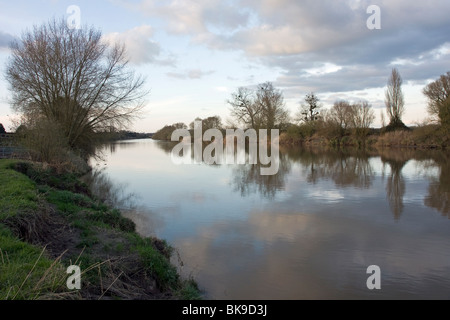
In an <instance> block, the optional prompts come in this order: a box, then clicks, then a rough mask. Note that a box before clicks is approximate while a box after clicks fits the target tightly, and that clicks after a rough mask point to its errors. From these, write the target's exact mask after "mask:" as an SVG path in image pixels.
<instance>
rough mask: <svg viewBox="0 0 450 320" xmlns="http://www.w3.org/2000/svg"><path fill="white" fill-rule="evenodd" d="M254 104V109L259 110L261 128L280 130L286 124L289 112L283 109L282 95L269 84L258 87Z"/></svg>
mask: <svg viewBox="0 0 450 320" xmlns="http://www.w3.org/2000/svg"><path fill="white" fill-rule="evenodd" d="M255 104H256V108H257V109H260V110H261V117H260V127H261V128H265V129H275V128H281V127H282V126H283V125H285V124H286V123H287V122H288V120H289V112H288V111H287V110H286V108H285V104H284V97H283V93H282V92H281V91H280V90H278V89H276V88H275V87H274V86H273V84H272V83H271V82H265V83H262V84H259V85H258V90H257V91H256V99H255Z"/></svg>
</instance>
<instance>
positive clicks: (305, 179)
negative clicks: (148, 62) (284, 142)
mask: <svg viewBox="0 0 450 320" xmlns="http://www.w3.org/2000/svg"><path fill="white" fill-rule="evenodd" d="M173 146H174V145H173V144H171V143H168V142H157V141H153V140H131V141H119V142H116V143H114V144H112V145H110V146H108V147H105V148H104V149H103V159H102V160H97V161H94V165H95V166H96V167H97V168H99V169H101V170H102V172H103V173H104V174H106V175H107V176H108V177H109V179H111V181H113V183H114V184H116V185H117V186H121V187H122V190H123V191H124V192H125V194H132V195H133V203H134V206H133V208H132V209H130V208H126V207H124V211H125V212H126V215H127V216H128V217H130V218H131V219H133V220H134V221H135V222H136V224H137V229H138V232H139V233H141V234H142V235H144V236H157V237H159V238H162V239H165V240H167V242H168V243H169V244H171V245H172V246H173V247H175V248H176V249H177V251H178V253H179V258H180V259H181V261H182V266H181V265H180V266H179V268H180V272H181V273H182V274H183V275H184V276H192V277H193V278H194V279H195V280H196V281H197V282H198V284H199V286H200V288H201V289H202V290H203V291H204V293H205V297H206V298H207V299H219V300H222V299H233V300H240V299H263V300H280V299H284V300H306V299H450V219H449V217H450V154H449V153H445V152H442V151H430V150H428V151H423V150H422V151H419V150H418V151H415V150H404V149H402V150H383V151H377V152H375V151H373V152H362V151H350V150H344V151H330V150H328V151H327V150H319V149H317V150H315V149H301V148H299V147H297V148H287V149H281V150H280V166H279V171H278V174H277V175H274V176H262V175H261V174H260V168H259V166H258V165H249V164H247V165H206V164H200V165H199V164H197V165H176V164H174V163H173V162H172V159H171V156H170V152H171V150H172V148H173ZM175 256H177V255H175ZM176 260H178V259H176ZM373 265H375V266H378V267H379V272H378V271H371V269H370V270H368V268H369V266H373ZM368 282H369V286H368ZM378 285H379V286H378ZM373 286H375V288H374V287H373ZM369 287H371V288H372V289H369ZM378 287H379V289H378Z"/></svg>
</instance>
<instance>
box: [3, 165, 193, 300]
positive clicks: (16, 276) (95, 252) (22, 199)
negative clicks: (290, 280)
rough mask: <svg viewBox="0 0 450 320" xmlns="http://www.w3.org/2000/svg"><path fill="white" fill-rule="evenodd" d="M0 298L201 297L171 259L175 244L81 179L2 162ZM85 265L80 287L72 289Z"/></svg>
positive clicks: (151, 298) (30, 166) (53, 171)
mask: <svg viewBox="0 0 450 320" xmlns="http://www.w3.org/2000/svg"><path fill="white" fill-rule="evenodd" d="M0 185H1V186H2V187H1V188H0V299H2V300H4V299H19V300H32V299H86V300H98V299H103V300H105V299H124V300H130V299H136V300H154V299H157V300H162V299H164V300H165V299H182V300H194V299H200V298H201V294H200V292H199V290H198V287H197V285H196V283H195V281H194V280H193V279H187V280H185V279H182V278H181V277H180V275H179V274H178V272H177V269H176V267H175V266H173V265H172V264H171V263H170V257H171V255H172V254H173V253H174V249H173V248H171V247H170V245H168V244H167V243H166V242H165V241H163V240H160V239H156V238H143V237H141V236H140V235H138V234H137V233H136V231H135V224H134V223H133V221H131V220H129V219H127V218H124V217H123V216H122V215H121V213H120V211H119V210H117V209H114V208H111V207H109V206H107V205H106V204H105V203H104V202H102V201H100V200H99V199H97V198H96V197H95V196H94V195H93V194H92V192H91V191H90V189H89V187H88V186H87V185H86V184H85V183H83V182H82V181H81V180H80V177H79V176H76V175H75V174H71V173H59V172H57V170H55V169H54V168H51V167H45V166H43V165H42V164H38V163H31V162H24V161H18V160H17V161H16V160H0ZM71 265H76V266H79V267H80V270H81V289H80V290H70V289H68V287H67V279H68V277H69V276H70V274H67V272H66V271H67V268H68V267H69V266H71Z"/></svg>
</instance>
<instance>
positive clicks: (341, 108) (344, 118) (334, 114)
mask: <svg viewBox="0 0 450 320" xmlns="http://www.w3.org/2000/svg"><path fill="white" fill-rule="evenodd" d="M330 117H331V118H332V119H333V120H334V121H335V122H336V123H337V124H338V125H339V126H340V127H341V128H342V129H343V130H344V131H345V130H347V129H348V128H349V127H350V126H351V124H352V106H351V104H350V103H349V102H348V101H343V100H341V101H336V102H335V103H334V105H333V107H332V108H331V110H330Z"/></svg>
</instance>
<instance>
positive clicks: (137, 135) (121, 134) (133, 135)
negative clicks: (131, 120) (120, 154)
mask: <svg viewBox="0 0 450 320" xmlns="http://www.w3.org/2000/svg"><path fill="white" fill-rule="evenodd" d="M152 136H153V133H141V132H134V131H126V130H122V131H118V132H114V133H108V140H113V141H117V140H134V139H149V138H151V137H152Z"/></svg>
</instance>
